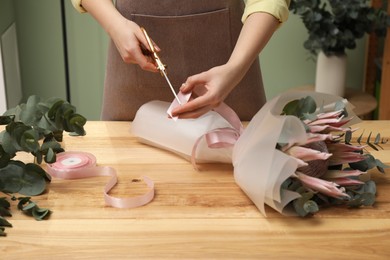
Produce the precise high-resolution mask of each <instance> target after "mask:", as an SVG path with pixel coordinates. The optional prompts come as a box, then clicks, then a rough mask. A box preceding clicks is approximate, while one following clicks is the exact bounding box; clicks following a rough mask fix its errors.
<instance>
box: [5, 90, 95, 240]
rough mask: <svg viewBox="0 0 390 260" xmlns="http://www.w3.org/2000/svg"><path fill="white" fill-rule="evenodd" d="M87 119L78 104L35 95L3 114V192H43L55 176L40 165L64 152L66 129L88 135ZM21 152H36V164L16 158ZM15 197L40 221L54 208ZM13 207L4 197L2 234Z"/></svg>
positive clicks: (52, 160)
mask: <svg viewBox="0 0 390 260" xmlns="http://www.w3.org/2000/svg"><path fill="white" fill-rule="evenodd" d="M86 121H87V120H86V118H85V117H83V116H82V115H80V114H77V113H76V108H75V107H74V106H72V105H71V104H70V103H68V102H66V101H64V100H62V99H59V98H49V99H47V100H45V101H41V99H40V98H39V97H37V96H31V97H29V98H28V100H27V102H26V103H25V104H21V105H18V106H16V107H15V108H11V109H9V110H8V111H6V112H5V113H4V114H3V115H2V116H0V124H1V125H5V130H4V131H2V132H1V133H0V192H3V193H5V194H14V193H19V194H23V195H26V196H36V195H40V194H42V193H43V192H44V191H45V189H46V185H47V183H48V182H50V180H51V177H50V175H49V174H48V173H47V172H46V171H45V170H44V169H43V168H42V167H41V166H40V165H39V164H41V163H42V161H45V162H46V163H53V162H55V161H56V154H57V153H60V152H63V151H64V149H63V148H62V147H61V144H60V142H62V139H63V132H64V131H65V132H69V133H70V134H71V135H85V134H86V133H85V130H84V125H85V123H86ZM18 152H27V153H30V154H32V155H33V156H34V158H35V161H36V163H24V162H21V161H18V160H14V159H13V158H14V157H15V156H16V154H17V153H18ZM11 199H13V200H16V199H17V200H19V203H18V209H20V210H22V211H23V212H24V213H26V214H28V215H31V216H33V217H34V218H35V219H36V220H42V219H45V218H46V217H47V216H48V215H49V214H50V210H48V209H42V208H39V207H38V205H37V204H36V203H34V202H32V201H31V200H30V197H20V198H16V197H14V196H13V195H12V198H11ZM9 207H10V204H9V202H8V201H7V200H6V199H5V198H1V199H0V235H4V234H5V233H4V227H6V226H12V225H11V224H9V222H8V221H7V220H5V219H4V218H3V217H4V216H11V213H10V212H9Z"/></svg>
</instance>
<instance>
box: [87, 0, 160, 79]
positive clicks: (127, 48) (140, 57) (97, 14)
mask: <svg viewBox="0 0 390 260" xmlns="http://www.w3.org/2000/svg"><path fill="white" fill-rule="evenodd" d="M82 5H83V7H84V9H86V10H87V11H88V12H89V13H90V14H91V15H92V16H93V17H94V18H95V19H96V20H97V21H98V22H99V23H100V24H101V26H102V27H103V28H104V30H105V31H106V32H107V33H108V35H109V36H110V37H111V39H112V40H113V42H114V43H115V45H116V48H117V49H118V51H119V54H120V55H121V57H122V59H123V61H124V62H126V63H134V64H138V65H139V66H140V67H141V68H142V69H144V70H148V71H153V72H156V71H157V68H156V65H155V63H154V60H153V59H152V58H151V57H150V56H149V55H147V54H144V53H143V52H142V49H141V48H144V49H146V50H149V51H150V49H149V46H148V43H147V41H146V38H145V36H144V34H143V33H142V31H141V28H140V27H139V26H138V25H137V24H136V23H134V22H132V21H130V20H127V19H126V18H125V17H123V16H122V14H121V13H119V12H118V10H116V8H115V7H114V5H113V3H112V0H99V1H96V0H83V1H82ZM141 46H142V47H141ZM155 49H156V50H157V51H159V50H160V49H159V48H158V47H157V46H155Z"/></svg>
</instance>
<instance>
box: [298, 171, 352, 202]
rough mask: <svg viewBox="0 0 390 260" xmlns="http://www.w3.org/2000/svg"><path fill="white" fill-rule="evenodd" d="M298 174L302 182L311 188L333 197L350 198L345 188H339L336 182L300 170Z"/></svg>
mask: <svg viewBox="0 0 390 260" xmlns="http://www.w3.org/2000/svg"><path fill="white" fill-rule="evenodd" d="M296 175H297V178H298V179H299V180H300V181H301V182H302V184H303V185H304V186H306V187H307V188H309V189H312V190H314V191H318V192H320V193H322V194H325V195H328V196H330V197H333V198H338V199H340V198H349V196H348V194H346V193H345V189H344V188H342V187H341V188H338V185H337V184H336V183H334V182H330V181H326V180H323V179H320V178H315V177H311V176H308V175H306V174H303V173H300V172H296Z"/></svg>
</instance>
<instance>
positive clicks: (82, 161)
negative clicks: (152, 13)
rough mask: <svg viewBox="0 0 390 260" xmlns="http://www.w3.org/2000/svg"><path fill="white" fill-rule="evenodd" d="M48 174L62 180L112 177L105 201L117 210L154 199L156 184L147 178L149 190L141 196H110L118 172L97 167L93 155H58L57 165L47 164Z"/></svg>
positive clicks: (106, 189)
mask: <svg viewBox="0 0 390 260" xmlns="http://www.w3.org/2000/svg"><path fill="white" fill-rule="evenodd" d="M47 171H48V173H49V174H50V175H51V176H53V177H56V178H60V179H81V178H88V177H95V176H111V179H110V180H109V182H108V183H107V184H106V185H105V188H104V200H105V202H106V204H107V205H109V206H112V207H116V208H135V207H140V206H143V205H145V204H147V203H149V202H150V201H151V200H152V199H153V198H154V182H153V181H152V180H151V179H149V178H148V177H146V176H143V177H142V179H143V180H144V181H145V183H146V185H147V186H148V188H149V190H148V191H147V192H146V193H144V194H142V195H139V196H135V197H129V198H117V197H113V196H111V195H109V194H108V193H109V192H110V190H111V189H112V188H113V187H114V186H115V185H116V184H117V182H118V177H117V175H116V171H115V170H114V169H113V168H111V167H108V166H97V165H96V158H95V156H94V155H93V154H90V153H85V152H63V153H59V154H57V160H56V162H55V163H52V164H47Z"/></svg>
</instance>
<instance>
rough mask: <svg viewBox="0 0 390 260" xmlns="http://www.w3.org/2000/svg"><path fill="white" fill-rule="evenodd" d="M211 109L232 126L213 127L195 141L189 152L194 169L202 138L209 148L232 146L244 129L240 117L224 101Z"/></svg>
mask: <svg viewBox="0 0 390 260" xmlns="http://www.w3.org/2000/svg"><path fill="white" fill-rule="evenodd" d="M213 110H214V111H215V112H217V113H219V114H220V115H221V116H222V117H223V118H225V119H226V121H228V122H229V123H230V124H231V125H232V126H233V127H224V128H217V129H213V130H211V131H209V132H207V133H205V134H204V135H202V136H201V137H199V138H198V139H197V140H196V141H195V144H194V146H193V148H192V153H191V163H192V166H193V167H194V168H195V169H196V170H198V167H197V165H196V150H197V149H198V145H199V143H200V141H201V140H202V139H203V138H205V139H206V142H207V146H208V147H209V148H226V147H230V146H233V145H234V144H235V143H236V142H237V140H238V138H240V135H241V134H242V132H243V131H244V127H243V125H242V123H241V120H240V118H239V117H238V116H237V114H236V113H235V112H234V110H233V109H231V108H230V107H229V106H228V105H226V104H225V103H221V104H220V105H219V106H218V107H216V108H214V109H213Z"/></svg>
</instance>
